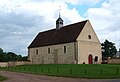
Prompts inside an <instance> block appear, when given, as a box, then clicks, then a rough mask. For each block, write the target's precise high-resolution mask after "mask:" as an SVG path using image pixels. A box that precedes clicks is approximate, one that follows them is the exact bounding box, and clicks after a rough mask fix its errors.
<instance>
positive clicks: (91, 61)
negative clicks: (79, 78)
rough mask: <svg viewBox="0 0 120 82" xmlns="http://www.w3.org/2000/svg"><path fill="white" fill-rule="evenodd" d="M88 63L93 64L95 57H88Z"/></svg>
mask: <svg viewBox="0 0 120 82" xmlns="http://www.w3.org/2000/svg"><path fill="white" fill-rule="evenodd" d="M88 63H89V64H93V57H92V55H91V54H90V55H89V56H88Z"/></svg>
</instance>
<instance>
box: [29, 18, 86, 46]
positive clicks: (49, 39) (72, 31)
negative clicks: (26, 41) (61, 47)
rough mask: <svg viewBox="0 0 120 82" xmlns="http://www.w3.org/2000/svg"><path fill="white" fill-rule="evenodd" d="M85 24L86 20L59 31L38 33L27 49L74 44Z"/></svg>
mask: <svg viewBox="0 0 120 82" xmlns="http://www.w3.org/2000/svg"><path fill="white" fill-rule="evenodd" d="M86 22H87V20H86V21H82V22H78V23H74V24H70V25H67V26H63V27H62V28H60V29H59V30H56V29H52V30H48V31H44V32H40V33H39V34H38V35H37V36H36V38H35V39H34V40H33V42H32V43H31V44H30V45H29V46H28V48H35V47H42V46H49V45H56V44H63V43H70V42H75V41H76V39H77V37H78V35H79V34H80V32H81V31H82V29H83V27H84V25H85V24H86Z"/></svg>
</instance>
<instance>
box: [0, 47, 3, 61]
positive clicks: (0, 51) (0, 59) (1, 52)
mask: <svg viewBox="0 0 120 82" xmlns="http://www.w3.org/2000/svg"><path fill="white" fill-rule="evenodd" d="M2 60H3V49H2V48H0V62H1V61H2Z"/></svg>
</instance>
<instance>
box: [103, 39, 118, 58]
mask: <svg viewBox="0 0 120 82" xmlns="http://www.w3.org/2000/svg"><path fill="white" fill-rule="evenodd" d="M101 46H102V56H103V57H112V56H113V55H115V54H116V52H117V49H116V47H115V44H114V43H112V42H109V41H108V40H105V42H104V43H102V44H101Z"/></svg>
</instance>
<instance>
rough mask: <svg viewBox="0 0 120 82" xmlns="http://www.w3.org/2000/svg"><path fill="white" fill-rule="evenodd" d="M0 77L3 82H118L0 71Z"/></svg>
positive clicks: (119, 81)
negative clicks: (0, 76)
mask: <svg viewBox="0 0 120 82" xmlns="http://www.w3.org/2000/svg"><path fill="white" fill-rule="evenodd" d="M0 75H2V76H5V77H7V78H8V79H7V80H5V81H3V82H120V79H80V78H65V77H52V76H44V75H34V74H25V73H16V72H9V71H0Z"/></svg>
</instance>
